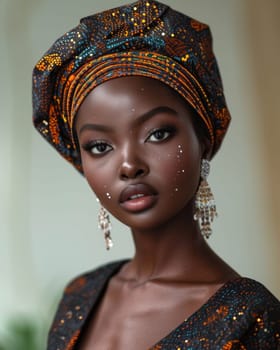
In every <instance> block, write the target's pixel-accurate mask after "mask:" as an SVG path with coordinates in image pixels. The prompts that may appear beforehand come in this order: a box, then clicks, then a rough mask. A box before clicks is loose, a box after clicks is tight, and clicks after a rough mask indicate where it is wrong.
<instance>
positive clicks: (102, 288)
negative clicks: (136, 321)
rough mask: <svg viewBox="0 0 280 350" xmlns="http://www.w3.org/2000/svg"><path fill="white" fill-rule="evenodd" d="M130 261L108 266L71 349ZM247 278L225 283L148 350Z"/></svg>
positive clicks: (89, 303)
mask: <svg viewBox="0 0 280 350" xmlns="http://www.w3.org/2000/svg"><path fill="white" fill-rule="evenodd" d="M128 261H129V260H122V261H120V262H115V263H112V266H107V267H108V268H109V269H108V271H106V272H105V273H104V275H103V276H102V278H100V280H99V285H98V287H97V288H95V291H94V293H93V295H92V298H91V300H90V301H87V302H86V304H87V306H86V310H85V311H84V315H83V322H82V324H81V325H80V331H79V336H78V337H76V339H75V346H74V347H71V348H70V349H74V350H78V348H77V345H78V343H79V339H80V337H81V336H83V334H84V330H85V329H86V326H87V324H88V322H89V320H90V317H91V314H92V311H93V310H94V309H95V308H96V307H97V305H98V303H100V301H101V298H102V297H103V296H104V295H105V293H106V289H107V287H108V283H109V282H110V280H111V279H112V277H114V276H115V275H116V274H117V273H118V272H119V271H120V269H121V268H122V267H123V265H124V264H125V263H127V262H128ZM244 279H246V278H243V277H237V278H235V279H232V280H229V281H227V282H225V283H224V284H223V285H222V286H221V287H220V288H218V289H217V290H216V292H215V293H214V294H213V295H211V296H210V297H209V298H208V300H207V301H206V302H205V303H204V304H202V305H201V306H200V307H199V308H198V309H197V310H196V311H195V312H193V313H192V314H191V315H190V316H189V317H187V318H186V319H185V320H184V321H183V322H181V323H180V324H178V325H177V326H176V327H174V328H173V329H172V330H171V331H170V332H169V333H168V334H166V335H165V336H164V337H163V338H161V339H160V340H158V341H157V342H156V343H155V344H154V345H152V346H151V347H149V348H148V349H147V350H155V349H158V348H159V346H160V345H161V344H162V343H164V342H167V341H168V339H170V338H172V337H173V336H174V334H175V333H176V332H177V331H178V330H179V329H180V328H182V327H184V328H187V327H188V325H189V324H191V323H192V320H193V319H195V318H196V317H197V316H199V314H200V313H202V312H203V311H204V310H205V309H207V308H209V306H210V305H211V304H213V305H214V304H215V303H214V301H215V300H217V299H219V297H220V295H221V294H222V293H223V292H224V290H225V289H228V287H229V286H230V285H231V284H232V283H233V282H236V281H238V280H244ZM70 342H71V339H70V341H69V344H70ZM66 349H69V347H66Z"/></svg>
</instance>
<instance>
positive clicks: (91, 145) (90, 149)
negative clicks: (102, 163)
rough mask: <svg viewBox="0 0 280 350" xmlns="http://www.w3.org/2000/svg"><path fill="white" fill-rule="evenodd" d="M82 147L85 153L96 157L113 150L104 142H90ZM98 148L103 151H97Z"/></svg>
mask: <svg viewBox="0 0 280 350" xmlns="http://www.w3.org/2000/svg"><path fill="white" fill-rule="evenodd" d="M82 147H83V149H84V150H85V151H87V152H90V153H91V154H93V155H97V156H98V155H103V154H106V153H108V152H109V151H110V150H112V149H113V147H112V146H111V145H109V144H108V143H107V142H106V141H102V140H97V141H90V142H88V143H86V144H85V145H83V146H82ZM98 147H103V150H102V149H101V150H100V149H99V150H98ZM104 147H105V149H104ZM106 148H109V149H106ZM94 150H97V152H94Z"/></svg>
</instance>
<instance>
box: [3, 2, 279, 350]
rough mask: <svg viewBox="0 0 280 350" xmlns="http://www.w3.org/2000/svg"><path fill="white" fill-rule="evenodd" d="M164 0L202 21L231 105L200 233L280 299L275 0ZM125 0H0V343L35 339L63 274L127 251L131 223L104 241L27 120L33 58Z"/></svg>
mask: <svg viewBox="0 0 280 350" xmlns="http://www.w3.org/2000/svg"><path fill="white" fill-rule="evenodd" d="M162 2H164V3H166V4H169V5H170V6H172V7H174V8H176V9H177V10H179V11H182V12H184V13H187V14H188V15H190V16H192V17H195V18H197V19H199V20H201V21H203V22H205V23H207V24H209V25H210V27H211V30H212V34H213V37H214V49H215V52H216V55H217V58H218V62H219V65H220V70H221V73H222V77H223V82H224V87H225V94H226V97H227V102H228V106H229V109H230V110H231V113H232V124H231V127H230V130H229V132H228V134H227V137H226V139H225V141H224V144H223V147H222V149H221V150H220V152H219V153H218V155H217V156H216V157H215V159H214V160H213V162H212V174H211V176H210V180H209V182H210V184H211V187H212V189H213V192H214V194H215V197H216V202H217V207H218V211H219V219H218V220H216V223H215V225H214V234H213V237H212V238H211V239H210V244H211V246H212V247H213V248H214V249H215V250H216V252H217V253H218V254H219V255H221V256H222V257H223V258H224V259H225V260H226V261H227V262H228V263H229V264H231V265H232V266H233V267H234V268H235V269H236V270H237V271H239V273H241V274H242V275H244V276H248V277H251V278H254V279H256V280H258V281H260V282H262V283H263V284H264V285H266V286H267V288H268V289H270V290H271V291H272V293H273V294H275V295H276V296H277V297H278V298H280V264H279V260H280V259H279V248H280V235H279V227H280V183H279V178H280V157H279V150H280V148H279V142H280V137H279V134H280V112H279V105H278V104H279V100H280V95H279V78H280V74H279V61H280V40H279V35H280V21H279V15H280V2H279V0H267V1H265V2H264V1H262V0H246V1H244V0H227V1H225V0H211V1H209V0H170V1H162ZM125 3H127V1H121V0H103V1H97V0H79V1H78V0H75V1H74V0H59V1H58V0H44V1H43V0H1V2H0V76H1V84H0V111H1V112H0V118H1V124H0V157H1V158H0V159H1V165H0V242H1V244H0V273H1V281H2V282H1V287H0V349H1V346H2V347H3V345H1V342H2V343H3V341H4V339H6V340H7V339H8V337H9V335H10V334H13V338H14V339H15V334H21V336H22V339H23V338H25V339H27V338H28V337H29V338H30V339H31V338H32V332H33V331H34V330H35V333H36V334H37V335H39V336H40V340H39V341H41V340H42V339H43V340H42V343H41V344H43V342H44V337H45V333H46V330H47V328H48V327H49V323H50V320H51V318H52V315H53V312H54V309H55V306H56V303H57V301H58V299H59V297H60V295H61V292H62V288H63V287H64V286H65V284H66V283H67V282H68V281H69V280H70V279H71V278H73V277H74V276H75V275H77V274H79V273H81V272H83V271H85V270H89V269H92V268H94V267H96V266H98V265H100V264H102V263H104V262H107V261H111V260H115V259H122V258H124V257H130V256H132V255H133V246H132V242H131V238H130V234H129V231H128V230H127V228H125V227H123V226H122V225H121V224H119V223H117V222H115V221H113V239H114V242H115V246H114V249H113V250H112V251H110V252H107V251H106V250H105V245H104V241H103V237H102V234H101V232H99V230H98V228H97V212H98V205H97V203H96V201H95V197H94V195H93V194H92V193H91V191H90V189H89V188H88V186H87V183H86V182H85V180H84V179H83V177H81V176H80V175H79V174H78V173H77V172H76V171H75V170H74V168H72V167H71V166H70V165H68V164H67V163H66V162H65V161H64V160H62V158H61V157H60V156H59V155H58V154H57V153H56V152H55V151H54V150H53V149H52V148H51V147H50V146H49V145H48V144H47V143H46V142H45V141H43V139H41V137H40V136H39V134H38V133H37V132H36V131H35V130H34V129H33V127H32V124H31V116H32V109H31V74H32V68H33V66H34V65H35V63H36V62H37V61H38V60H39V58H40V57H41V56H42V55H43V53H44V52H45V51H46V50H47V49H48V48H49V47H50V46H51V45H52V43H53V42H54V40H55V39H57V38H58V37H59V36H60V35H62V34H63V33H64V32H66V31H67V30H69V29H71V28H73V27H74V26H76V25H77V24H78V20H79V19H80V18H81V17H83V16H87V15H90V14H93V13H95V12H98V11H101V10H104V9H106V8H110V7H117V6H119V5H122V4H125ZM30 341H34V342H36V341H37V340H30ZM10 344H11V343H10ZM21 344H23V343H21ZM26 344H27V343H26ZM29 344H31V343H29ZM34 344H35V343H34ZM36 344H39V343H36ZM10 346H11V345H10ZM16 346H17V345H12V348H11V349H13V350H17V348H16ZM32 346H33V345H20V346H19V347H18V349H20V350H32V349H33V348H32ZM44 348H45V346H44V345H34V349H37V350H39V349H42V350H43V349H44ZM3 349H4V348H3ZM6 349H8V348H7V347H5V350H6ZM9 349H10V348H9Z"/></svg>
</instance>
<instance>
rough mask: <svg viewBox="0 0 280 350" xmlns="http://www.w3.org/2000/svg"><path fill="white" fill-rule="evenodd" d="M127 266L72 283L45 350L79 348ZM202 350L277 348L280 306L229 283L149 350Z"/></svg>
mask: <svg viewBox="0 0 280 350" xmlns="http://www.w3.org/2000/svg"><path fill="white" fill-rule="evenodd" d="M124 263H125V261H121V262H116V263H110V264H108V265H105V266H103V267H101V268H99V269H97V270H94V271H93V272H89V273H87V274H84V275H82V276H80V277H78V278H77V279H75V280H74V281H72V282H71V283H70V284H69V285H68V287H67V288H66V289H65V293H64V295H63V298H62V300H61V303H60V305H59V307H58V310H57V313H56V316H55V320H54V323H53V325H52V328H51V330H50V333H49V339H48V347H47V350H77V346H76V345H77V342H78V340H79V336H80V334H82V331H83V327H85V325H86V323H87V321H88V320H89V315H90V313H91V311H92V310H93V309H94V308H95V307H96V305H97V304H98V302H99V301H100V299H101V297H102V295H103V294H104V291H105V288H106V286H107V283H108V281H109V280H110V278H111V277H112V276H113V275H114V274H116V273H117V272H118V271H119V269H120V268H121V266H122V265H123V264H124ZM91 315H92V314H91ZM203 349H207V350H268V349H269V350H279V349H280V302H279V301H278V300H277V299H276V298H275V297H274V296H273V295H272V294H271V293H270V292H269V291H268V290H267V289H266V288H265V287H264V286H263V285H262V284H260V283H258V282H256V281H254V280H252V279H248V278H239V279H236V280H233V281H230V282H227V283H226V284H225V285H223V286H222V287H221V288H220V289H219V290H218V291H217V292H216V293H215V294H214V295H213V296H212V297H211V298H210V299H209V300H208V302H206V303H205V304H204V305H203V306H202V307H201V308H200V309H199V310H198V311H196V312H195V313H194V314H193V315H192V316H191V317H189V318H188V319H187V320H185V321H184V322H182V323H181V324H180V325H179V326H178V327H176V328H175V329H174V330H172V331H171V332H170V333H169V334H168V335H166V337H164V338H163V339H161V340H160V341H159V342H158V343H157V344H155V345H154V346H152V347H151V348H150V349H149V350H203ZM143 350H145V349H143ZM147 350H148V349H147Z"/></svg>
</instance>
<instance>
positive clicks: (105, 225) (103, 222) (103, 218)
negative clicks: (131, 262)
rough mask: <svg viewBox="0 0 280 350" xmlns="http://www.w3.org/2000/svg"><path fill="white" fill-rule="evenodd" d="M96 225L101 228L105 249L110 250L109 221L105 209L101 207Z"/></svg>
mask: <svg viewBox="0 0 280 350" xmlns="http://www.w3.org/2000/svg"><path fill="white" fill-rule="evenodd" d="M98 223H99V225H98V227H99V228H100V229H101V230H102V232H103V234H104V238H105V244H106V249H107V250H110V249H111V248H112V247H113V241H112V238H111V222H110V217H109V214H108V213H107V211H106V210H105V209H104V208H103V207H101V208H100V211H99V215H98Z"/></svg>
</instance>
